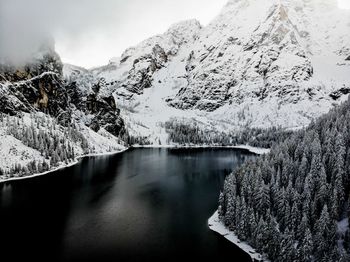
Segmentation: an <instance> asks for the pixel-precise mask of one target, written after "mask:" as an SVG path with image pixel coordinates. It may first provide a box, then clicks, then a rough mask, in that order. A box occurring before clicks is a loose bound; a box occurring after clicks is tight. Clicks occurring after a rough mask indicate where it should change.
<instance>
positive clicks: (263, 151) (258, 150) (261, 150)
mask: <svg viewBox="0 0 350 262" xmlns="http://www.w3.org/2000/svg"><path fill="white" fill-rule="evenodd" d="M130 148H175V149H176V148H178V149H196V148H204V149H205V148H227V149H242V150H247V151H249V152H250V153H253V154H256V155H264V154H268V153H269V152H270V149H269V148H261V147H253V146H249V145H237V146H215V145H133V146H131V147H130Z"/></svg>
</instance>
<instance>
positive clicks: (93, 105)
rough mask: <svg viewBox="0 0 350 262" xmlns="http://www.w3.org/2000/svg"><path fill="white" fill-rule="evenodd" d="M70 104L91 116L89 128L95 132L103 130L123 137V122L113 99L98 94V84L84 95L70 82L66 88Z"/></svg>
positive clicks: (74, 83)
mask: <svg viewBox="0 0 350 262" xmlns="http://www.w3.org/2000/svg"><path fill="white" fill-rule="evenodd" d="M66 89H67V93H68V95H69V97H70V101H71V103H72V104H73V105H74V106H75V107H76V108H77V109H78V110H80V111H82V112H84V113H85V114H87V115H92V119H91V121H89V122H88V123H86V124H87V126H89V127H90V128H91V129H92V130H94V131H95V132H97V131H99V130H100V129H101V128H104V129H105V130H107V131H108V132H109V133H111V134H113V135H115V136H123V135H124V134H125V132H126V130H125V126H124V121H123V119H122V118H121V117H120V110H119V109H118V108H117V107H116V104H115V101H114V97H113V96H109V97H103V96H101V94H100V93H99V87H98V84H96V85H95V86H94V88H92V90H90V93H89V94H87V95H84V94H83V92H82V90H81V89H79V88H78V86H77V83H76V82H72V83H70V84H68V85H67V87H66Z"/></svg>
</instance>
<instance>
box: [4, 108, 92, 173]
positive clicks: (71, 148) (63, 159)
mask: <svg viewBox="0 0 350 262" xmlns="http://www.w3.org/2000/svg"><path fill="white" fill-rule="evenodd" d="M0 128H1V129H2V130H4V131H5V134H6V135H10V136H12V137H14V138H16V139H17V140H19V141H21V142H22V143H23V145H24V146H27V147H29V148H32V149H35V150H37V151H39V152H40V154H41V156H42V159H41V160H40V161H39V160H38V159H33V160H32V161H31V162H29V163H27V164H25V165H23V164H22V163H14V164H13V167H12V168H11V169H10V170H0V175H8V176H10V177H11V176H12V175H14V174H16V175H17V176H25V175H30V174H34V173H42V172H45V171H48V170H49V169H50V168H53V167H56V166H59V165H60V163H65V164H68V163H69V162H72V161H74V159H75V157H76V153H75V150H76V149H77V145H79V147H80V148H81V149H82V150H83V152H84V153H88V151H89V148H88V142H87V140H86V139H85V137H84V136H83V135H82V134H81V133H80V132H79V131H78V129H77V127H76V126H75V125H74V124H71V125H69V126H68V127H65V128H64V127H62V126H60V125H59V124H58V123H57V122H56V120H55V119H53V118H50V117H47V116H46V115H44V114H40V115H39V114H31V115H30V118H26V117H25V116H24V115H23V116H20V117H14V116H12V117H10V116H9V115H5V114H0ZM81 149H80V150H81Z"/></svg>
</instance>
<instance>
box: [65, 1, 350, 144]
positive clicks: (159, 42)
mask: <svg viewBox="0 0 350 262" xmlns="http://www.w3.org/2000/svg"><path fill="white" fill-rule="evenodd" d="M349 30H350V13H349V10H340V9H338V8H337V1H335V0H298V1H291V0H266V1H261V0H230V1H228V3H227V5H226V6H225V7H224V8H223V9H222V12H221V13H220V14H219V15H218V16H217V17H216V18H215V19H214V20H213V21H212V22H211V23H210V24H209V25H208V26H206V27H201V26H200V24H199V23H198V22H197V21H195V20H190V21H184V22H181V23H178V24H176V25H174V26H172V27H171V28H170V29H169V30H168V31H167V32H165V33H164V34H161V35H157V36H154V37H151V38H149V39H147V40H145V41H143V42H141V43H140V44H139V45H137V46H135V47H132V48H129V49H127V50H126V51H125V52H124V53H123V54H122V56H121V57H120V58H113V59H112V60H111V61H110V63H109V64H108V65H106V66H103V67H99V68H96V69H93V70H90V71H88V70H84V69H77V68H76V69H75V72H79V73H78V74H75V73H74V72H73V71H74V70H70V68H71V66H69V65H65V67H64V71H65V72H66V73H65V74H64V75H65V78H66V79H71V78H74V81H75V82H76V83H77V85H76V86H77V88H78V89H79V90H78V91H79V92H82V94H84V95H78V96H80V97H81V96H86V97H89V99H88V100H89V101H92V102H87V103H88V104H96V102H95V101H96V100H97V101H107V100H108V99H111V97H112V96H113V97H114V98H115V102H116V106H117V107H118V108H121V109H122V112H121V114H122V115H123V116H124V118H125V119H126V121H127V125H128V127H129V132H133V134H134V135H135V136H142V137H145V136H149V137H151V136H152V138H154V139H153V140H154V141H160V140H162V143H165V141H166V137H165V136H164V132H165V131H164V130H162V128H161V126H164V125H163V124H164V123H165V122H167V121H168V120H169V119H174V118H175V119H176V118H178V119H179V118H181V119H184V118H187V119H191V120H193V119H194V120H196V121H199V122H200V123H201V125H203V126H207V127H210V128H214V129H218V130H219V131H221V130H224V131H228V130H231V131H236V130H238V129H242V128H246V127H260V128H266V127H271V126H282V127H286V128H297V127H301V126H305V125H307V124H309V123H310V121H311V120H312V119H314V118H316V117H318V116H320V115H321V114H324V113H326V112H328V111H329V109H330V108H331V107H332V106H334V105H335V104H338V103H340V102H341V101H344V100H345V99H346V97H347V95H348V94H349V90H350V62H349V56H350V48H349V46H350V37H349V33H348V32H349ZM72 72H73V73H72ZM97 87H98V88H97ZM70 96H71V97H74V95H73V96H72V95H70ZM106 99H107V100H106ZM81 103H82V104H83V105H78V104H81ZM84 103H85V104H84ZM74 104H75V105H76V106H77V108H80V110H81V111H83V112H90V111H91V107H90V106H87V105H86V101H80V102H78V104H77V103H74ZM103 104H104V102H103ZM107 104H108V105H109V106H110V104H109V103H108V102H107ZM92 108H94V106H92ZM102 108H105V107H102ZM97 115H100V114H97ZM99 121H100V122H101V121H102V122H103V123H104V121H103V120H99ZM106 122H107V121H106ZM87 124H88V125H91V126H98V125H96V124H95V121H94V120H93V118H91V117H89V118H88V120H87ZM102 125H103V124H102Z"/></svg>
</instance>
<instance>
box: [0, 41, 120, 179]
mask: <svg viewBox="0 0 350 262" xmlns="http://www.w3.org/2000/svg"><path fill="white" fill-rule="evenodd" d="M62 68H63V65H62V62H61V60H60V57H59V56H58V55H57V53H56V52H55V51H54V48H53V47H50V45H48V46H47V47H45V48H41V49H40V50H38V52H37V53H36V54H34V55H33V57H32V58H31V59H29V60H28V61H27V62H25V63H23V64H13V63H11V62H10V61H5V60H3V61H1V63H0V140H1V143H0V144H1V146H0V156H1V157H0V181H1V180H3V179H8V178H10V177H12V176H26V175H31V174H33V173H42V172H45V171H49V170H53V169H55V168H57V167H59V166H62V165H67V164H70V163H71V162H74V161H76V158H77V157H79V156H82V155H86V154H98V153H108V152H111V151H119V150H122V149H124V148H125V147H124V139H125V136H126V135H127V134H126V130H125V126H124V121H123V120H122V118H121V117H120V111H119V110H118V109H117V107H116V104H115V101H114V98H113V97H104V96H102V95H101V94H100V93H99V86H98V84H95V85H93V86H91V87H90V89H88V86H83V85H82V84H81V83H80V82H79V81H74V73H73V72H70V79H71V81H69V82H67V81H65V80H64V77H63V73H62ZM82 70H83V69H82ZM83 71H84V73H85V72H86V70H83ZM82 90H83V91H82Z"/></svg>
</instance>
